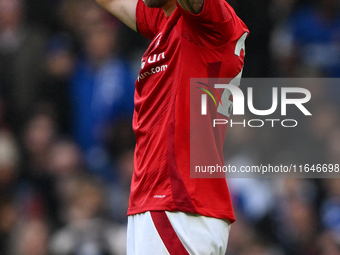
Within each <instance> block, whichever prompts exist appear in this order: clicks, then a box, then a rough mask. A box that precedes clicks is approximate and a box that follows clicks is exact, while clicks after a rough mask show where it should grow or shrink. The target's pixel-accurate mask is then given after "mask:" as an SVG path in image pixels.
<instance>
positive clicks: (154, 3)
mask: <svg viewBox="0 0 340 255" xmlns="http://www.w3.org/2000/svg"><path fill="white" fill-rule="evenodd" d="M167 2H168V0H144V3H145V5H146V6H147V7H150V8H162V7H163V6H164V5H165V4H166V3H167Z"/></svg>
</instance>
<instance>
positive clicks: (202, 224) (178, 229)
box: [127, 211, 230, 255]
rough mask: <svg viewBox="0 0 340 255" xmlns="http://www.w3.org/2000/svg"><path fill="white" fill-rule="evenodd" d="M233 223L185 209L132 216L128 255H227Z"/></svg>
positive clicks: (129, 228) (128, 233) (128, 234)
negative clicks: (184, 211) (190, 212)
mask: <svg viewBox="0 0 340 255" xmlns="http://www.w3.org/2000/svg"><path fill="white" fill-rule="evenodd" d="M229 231H230V224H228V223H227V222H226V221H224V220H221V219H216V218H211V217H205V216H200V215H196V214H189V213H183V212H164V211H155V212H145V213H141V214H136V215H131V216H129V217H128V230H127V255H153V254H157V255H169V254H170V255H182V254H183V255H188V254H190V255H225V253H226V250H227V244H228V237H229Z"/></svg>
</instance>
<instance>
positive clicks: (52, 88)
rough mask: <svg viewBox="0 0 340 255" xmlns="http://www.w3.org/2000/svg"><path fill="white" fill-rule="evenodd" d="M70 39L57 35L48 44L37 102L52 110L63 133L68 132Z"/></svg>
mask: <svg viewBox="0 0 340 255" xmlns="http://www.w3.org/2000/svg"><path fill="white" fill-rule="evenodd" d="M73 48H74V45H73V40H72V37H71V36H69V35H67V34H58V35H56V36H54V37H53V38H52V39H51V40H50V41H49V43H48V46H47V50H46V55H45V61H44V74H43V76H42V79H41V84H40V85H39V88H40V90H39V91H38V101H39V102H41V103H44V104H46V105H48V106H49V107H50V108H52V110H53V112H54V115H55V119H56V121H57V122H58V123H59V125H60V129H61V131H62V132H64V133H69V132H70V125H71V123H70V122H71V121H70V119H71V116H70V95H69V93H68V92H69V86H70V79H71V76H72V75H73V72H74V64H75V63H74V62H75V59H74V49H73Z"/></svg>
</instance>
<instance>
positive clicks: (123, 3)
mask: <svg viewBox="0 0 340 255" xmlns="http://www.w3.org/2000/svg"><path fill="white" fill-rule="evenodd" d="M96 2H97V3H98V4H99V5H100V6H102V7H103V8H104V9H105V10H107V11H108V12H110V13H112V14H113V15H114V16H116V17H117V18H118V19H120V20H121V21H122V22H124V23H125V24H126V25H127V26H128V27H130V28H131V29H133V30H134V31H137V24H136V7H137V0H96Z"/></svg>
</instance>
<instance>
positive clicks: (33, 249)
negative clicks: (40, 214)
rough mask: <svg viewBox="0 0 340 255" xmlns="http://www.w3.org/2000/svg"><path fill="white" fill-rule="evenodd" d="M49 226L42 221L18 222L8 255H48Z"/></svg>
mask: <svg viewBox="0 0 340 255" xmlns="http://www.w3.org/2000/svg"><path fill="white" fill-rule="evenodd" d="M48 238H49V226H48V223H47V222H46V221H45V220H43V219H30V220H27V221H19V222H18V223H17V225H16V227H15V228H14V230H13V233H12V240H11V246H10V249H9V252H8V255H48Z"/></svg>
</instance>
